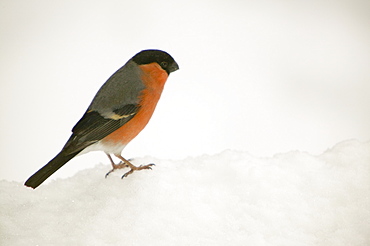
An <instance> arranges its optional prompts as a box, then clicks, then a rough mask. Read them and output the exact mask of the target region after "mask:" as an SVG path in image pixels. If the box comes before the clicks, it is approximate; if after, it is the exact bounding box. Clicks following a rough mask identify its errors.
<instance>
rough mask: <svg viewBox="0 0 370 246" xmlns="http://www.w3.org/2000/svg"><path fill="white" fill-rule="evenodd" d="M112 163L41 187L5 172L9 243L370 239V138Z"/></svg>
mask: <svg viewBox="0 0 370 246" xmlns="http://www.w3.org/2000/svg"><path fill="white" fill-rule="evenodd" d="M151 162H155V163H156V166H155V167H154V168H153V170H151V171H150V170H143V171H140V172H137V173H134V174H133V175H131V176H129V177H127V178H125V179H123V180H122V179H121V178H120V177H121V175H122V174H123V172H124V171H123V170H122V171H121V170H120V171H117V172H114V173H112V174H111V175H110V176H109V177H108V178H106V179H105V178H104V175H105V173H106V172H107V171H108V170H109V166H108V165H103V164H98V165H97V166H96V167H94V168H89V169H85V170H82V171H80V172H78V173H77V174H76V175H74V176H72V177H69V178H65V179H56V180H52V181H51V182H49V183H47V184H43V185H41V186H40V187H39V188H38V189H36V190H32V189H30V188H26V187H24V186H23V184H22V183H21V182H15V181H5V180H3V181H0V196H1V199H0V211H1V212H0V221H1V222H0V223H1V224H0V225H1V227H0V231H1V233H0V245H284V246H288V245H294V246H297V245H351V246H356V245H370V233H369V232H370V223H369V221H370V197H369V194H370V165H369V164H370V142H366V143H361V142H359V141H356V140H348V141H344V142H341V143H338V144H337V145H335V146H334V147H333V148H331V149H329V150H327V151H325V152H324V153H323V154H321V155H319V156H313V155H310V154H308V153H305V152H300V151H291V152H288V153H281V154H276V155H274V156H273V157H269V158H261V157H255V156H252V155H250V154H248V153H247V152H241V151H234V150H226V151H223V152H221V153H219V154H216V155H202V156H198V157H188V158H186V159H183V160H163V159H155V158H153V157H149V156H148V157H142V158H136V159H135V160H134V163H136V164H138V165H139V164H144V163H151Z"/></svg>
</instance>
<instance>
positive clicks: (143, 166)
mask: <svg viewBox="0 0 370 246" xmlns="http://www.w3.org/2000/svg"><path fill="white" fill-rule="evenodd" d="M115 156H116V157H117V158H119V159H120V160H121V161H122V162H123V163H122V164H124V165H126V166H128V167H129V168H130V169H131V170H130V171H128V172H127V173H125V174H124V175H123V176H122V178H125V177H127V176H128V175H130V174H131V173H133V172H134V171H139V170H143V169H152V166H154V165H155V164H153V163H152V164H148V165H140V166H138V167H137V166H134V165H133V164H132V163H131V162H129V161H128V160H126V159H125V158H123V157H122V156H121V155H115ZM122 164H120V165H122Z"/></svg>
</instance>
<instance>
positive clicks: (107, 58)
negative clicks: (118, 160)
mask: <svg viewBox="0 0 370 246" xmlns="http://www.w3.org/2000/svg"><path fill="white" fill-rule="evenodd" d="M369 5H370V2H369V1H353V0H342V1H321V0H316V1H264V0H263V1H258V2H257V1H236V0H233V1H183V2H177V1H168V2H167V1H160V0H159V1H158V0H157V1H118V0H117V1H112V0H108V1H101V2H98V1H75V0H73V1H72V0H68V1H59V2H55V1H46V0H36V1H20V0H11V1H10V0H6V1H2V2H1V3H0V43H1V45H0V54H1V55H0V83H1V84H0V85H1V87H0V110H1V112H0V113H1V117H0V126H1V128H0V129H1V130H0V131H1V132H0V149H1V155H0V179H7V180H17V181H23V180H25V179H26V178H28V176H30V175H31V174H32V173H33V172H35V171H36V170H37V169H38V168H40V167H41V166H42V165H44V164H46V163H47V162H48V161H49V160H50V159H51V158H52V157H54V155H55V154H57V153H58V152H59V150H60V148H61V147H62V146H63V145H64V143H65V141H66V140H67V139H68V137H69V135H70V130H71V129H72V127H73V126H74V124H75V123H76V122H77V121H78V120H79V119H80V117H81V116H82V114H83V113H84V111H85V109H86V107H87V106H88V105H89V103H90V101H91V99H92V98H93V96H94V95H95V93H96V91H97V90H98V89H99V88H100V86H101V85H102V84H103V83H104V82H105V81H106V79H107V78H108V77H109V76H110V75H111V74H112V73H113V72H115V71H116V70H117V69H118V68H119V67H120V66H122V65H123V64H124V63H125V62H126V61H127V60H128V59H129V58H131V57H132V56H133V55H134V54H136V53H137V52H139V51H140V50H143V49H148V48H158V49H163V50H165V51H167V52H169V53H170V54H171V55H172V56H173V57H174V58H175V59H176V61H177V62H178V64H179V65H180V70H179V71H177V72H175V73H173V74H171V76H170V78H169V80H168V82H167V84H166V88H165V90H164V93H163V95H162V98H161V101H160V102H159V105H158V107H157V110H156V112H155V114H154V116H153V118H152V120H151V122H150V123H149V125H148V127H147V128H146V129H145V130H144V131H143V132H142V133H141V134H140V135H139V136H138V137H137V138H136V139H135V140H134V141H132V143H130V145H128V147H127V148H126V149H125V150H124V151H123V155H124V156H125V157H127V158H131V157H142V156H146V155H151V156H155V157H158V158H175V159H181V158H185V157H187V156H196V155H202V154H213V153H217V152H220V151H222V150H225V149H237V150H244V151H247V152H249V153H250V154H252V155H255V156H271V155H274V154H276V153H281V152H286V151H290V150H295V149H298V150H302V151H308V152H310V153H312V154H319V153H321V152H323V151H325V150H326V149H327V148H329V147H331V146H333V145H334V144H336V143H338V142H340V141H342V140H345V139H351V138H356V139H359V140H360V141H367V140H369V137H370V127H369V126H370V112H369V105H370V69H369V65H370V45H369V44H370V31H369V24H370V10H369V8H370V6H369ZM97 163H106V164H108V163H109V161H108V159H107V158H106V157H105V155H104V154H102V153H99V152H97V153H89V154H87V155H84V156H81V157H77V158H75V159H73V160H72V161H71V162H70V163H68V164H67V165H66V167H65V168H63V169H62V170H61V171H59V172H57V173H56V174H55V175H54V177H62V176H68V175H70V174H71V173H74V172H76V171H77V169H82V168H86V167H90V166H94V165H96V164H97ZM107 168H108V167H107Z"/></svg>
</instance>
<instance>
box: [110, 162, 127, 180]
mask: <svg viewBox="0 0 370 246" xmlns="http://www.w3.org/2000/svg"><path fill="white" fill-rule="evenodd" d="M112 167H113V168H112V170H110V171H109V172H107V174H106V175H105V178H107V177H108V175H109V174H111V173H112V172H113V171H114V170H116V169H122V168H126V167H129V165H127V164H126V163H124V162H123V161H120V162H119V163H118V164H114V163H113V162H112Z"/></svg>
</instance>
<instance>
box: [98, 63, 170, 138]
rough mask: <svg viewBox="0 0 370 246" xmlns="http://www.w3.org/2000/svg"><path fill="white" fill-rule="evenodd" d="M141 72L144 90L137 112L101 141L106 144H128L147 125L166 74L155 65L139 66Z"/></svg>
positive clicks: (166, 76) (160, 92)
mask: <svg viewBox="0 0 370 246" xmlns="http://www.w3.org/2000/svg"><path fill="white" fill-rule="evenodd" d="M139 67H140V68H141V70H142V71H143V75H142V80H143V82H144V84H145V87H146V88H145V89H144V90H143V91H142V93H141V95H140V99H141V100H140V106H141V107H140V110H139V112H138V113H137V114H136V115H135V116H134V117H133V118H132V119H131V120H130V121H129V122H127V123H126V124H125V125H123V126H122V127H120V128H119V129H118V130H116V131H114V132H113V133H111V134H109V135H108V136H106V137H105V138H104V139H102V141H103V143H107V144H118V143H119V144H123V145H126V144H128V143H129V142H130V141H131V140H132V139H133V138H135V137H136V136H137V135H138V134H139V133H140V132H141V130H143V129H144V127H145V126H146V125H147V124H148V122H149V120H150V118H151V117H152V115H153V112H154V109H155V107H156V106H157V103H158V100H159V98H160V97H161V94H162V91H163V87H164V84H165V83H166V80H167V78H168V74H167V72H166V71H164V70H163V69H162V68H161V67H160V66H159V65H158V64H157V63H151V64H147V65H140V66H139Z"/></svg>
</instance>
